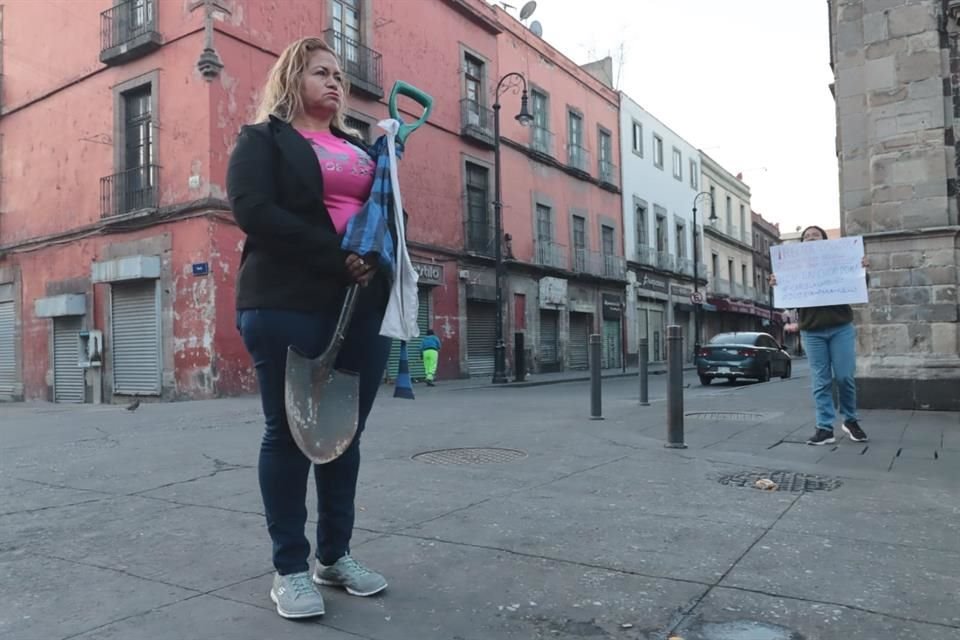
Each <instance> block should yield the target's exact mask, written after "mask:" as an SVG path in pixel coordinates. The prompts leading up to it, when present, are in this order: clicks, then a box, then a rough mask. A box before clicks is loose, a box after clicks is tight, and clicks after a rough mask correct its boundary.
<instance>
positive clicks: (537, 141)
mask: <svg viewBox="0 0 960 640" xmlns="http://www.w3.org/2000/svg"><path fill="white" fill-rule="evenodd" d="M553 138H554V136H553V133H552V132H550V131H549V130H548V129H547V128H546V127H541V126H539V125H536V124H535V125H532V126H531V127H530V148H531V149H533V150H534V151H536V152H538V153H542V154H544V155H547V156H552V155H553Z"/></svg>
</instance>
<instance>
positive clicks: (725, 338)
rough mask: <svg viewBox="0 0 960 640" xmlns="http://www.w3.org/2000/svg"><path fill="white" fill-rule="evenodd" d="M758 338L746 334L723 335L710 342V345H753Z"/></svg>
mask: <svg viewBox="0 0 960 640" xmlns="http://www.w3.org/2000/svg"><path fill="white" fill-rule="evenodd" d="M756 339H757V336H754V335H750V334H745V333H721V334H720V335H718V336H714V337H713V339H712V340H710V344H753V343H754V342H755V341H756Z"/></svg>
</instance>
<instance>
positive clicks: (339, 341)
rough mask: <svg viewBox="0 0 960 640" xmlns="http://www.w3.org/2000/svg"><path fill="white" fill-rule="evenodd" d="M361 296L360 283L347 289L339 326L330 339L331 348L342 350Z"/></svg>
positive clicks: (338, 322)
mask: <svg viewBox="0 0 960 640" xmlns="http://www.w3.org/2000/svg"><path fill="white" fill-rule="evenodd" d="M359 297H360V285H358V284H355V285H351V287H350V288H349V289H347V295H346V297H344V299H343V307H342V308H341V309H340V318H339V319H338V320H337V328H336V330H335V331H334V333H333V340H331V341H330V347H329V348H330V349H335V350H337V351H339V350H340V347H341V345H343V341H344V340H345V339H346V338H347V327H349V326H350V320H351V319H352V318H353V310H354V309H355V308H356V306H357V299H358V298H359Z"/></svg>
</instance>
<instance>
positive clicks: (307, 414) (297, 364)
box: [284, 287, 360, 464]
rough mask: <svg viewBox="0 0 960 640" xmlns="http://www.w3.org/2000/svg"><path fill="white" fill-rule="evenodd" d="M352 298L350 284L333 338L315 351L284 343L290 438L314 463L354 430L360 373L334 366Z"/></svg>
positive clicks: (331, 455)
mask: <svg viewBox="0 0 960 640" xmlns="http://www.w3.org/2000/svg"><path fill="white" fill-rule="evenodd" d="M355 302H356V287H353V288H351V290H350V291H349V293H348V294H347V298H346V300H345V301H344V305H343V309H342V311H341V312H340V321H339V322H338V323H337V329H336V331H335V333H334V336H333V339H332V340H331V341H330V345H329V346H328V347H327V349H326V350H325V351H324V352H323V353H322V354H320V355H319V356H318V357H316V358H309V357H307V356H305V355H303V354H302V353H300V352H299V351H297V349H295V348H294V347H292V346H291V347H289V348H288V349H287V366H286V377H285V380H284V404H285V407H286V413H287V424H288V425H289V426H290V434H291V435H292V436H293V440H294V442H296V443H297V446H298V447H300V450H301V451H302V452H303V454H304V455H305V456H307V458H309V459H310V461H311V462H313V463H314V464H326V463H327V462H330V461H332V460H336V459H337V458H339V457H340V456H341V455H342V454H343V452H344V451H346V450H347V447H349V446H350V443H351V442H353V439H354V437H355V436H356V434H357V426H358V424H359V421H360V378H359V376H357V375H356V374H354V373H351V372H347V371H338V370H337V369H336V368H335V364H336V361H337V356H338V355H339V353H340V347H341V346H342V345H343V340H344V335H345V331H346V327H347V325H349V323H350V317H351V316H352V315H353V307H354V303H355Z"/></svg>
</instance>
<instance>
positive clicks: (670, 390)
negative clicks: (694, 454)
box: [664, 324, 687, 449]
mask: <svg viewBox="0 0 960 640" xmlns="http://www.w3.org/2000/svg"><path fill="white" fill-rule="evenodd" d="M664 446H665V447H667V448H668V449H686V448H687V445H686V444H684V443H683V329H682V328H681V327H680V326H678V325H675V324H672V325H670V326H669V327H667V444H665V445H664Z"/></svg>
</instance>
